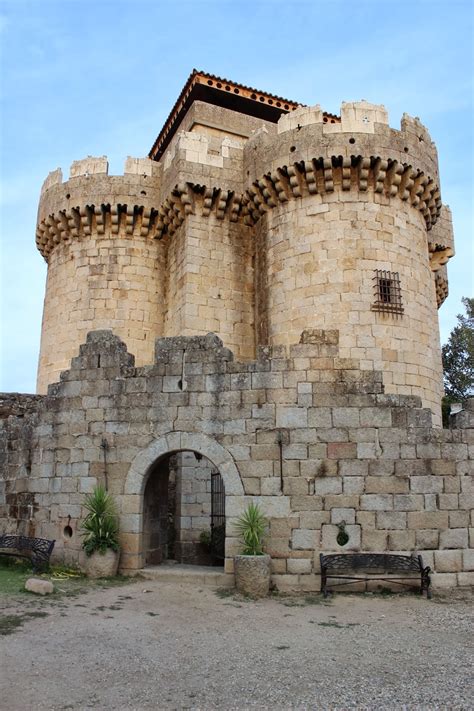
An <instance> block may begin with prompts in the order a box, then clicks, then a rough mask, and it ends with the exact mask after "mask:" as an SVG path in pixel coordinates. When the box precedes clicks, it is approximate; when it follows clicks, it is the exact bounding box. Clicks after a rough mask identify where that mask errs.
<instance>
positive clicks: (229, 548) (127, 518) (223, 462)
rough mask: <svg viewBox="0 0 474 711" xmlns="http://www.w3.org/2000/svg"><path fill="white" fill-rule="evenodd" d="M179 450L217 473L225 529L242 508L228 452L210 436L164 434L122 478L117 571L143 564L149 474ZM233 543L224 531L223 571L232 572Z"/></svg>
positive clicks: (237, 475) (240, 489)
mask: <svg viewBox="0 0 474 711" xmlns="http://www.w3.org/2000/svg"><path fill="white" fill-rule="evenodd" d="M181 451H191V452H197V453H198V454H201V455H202V456H203V457H206V458H207V459H208V460H209V461H210V462H212V464H213V465H214V467H215V468H216V469H217V470H218V472H219V474H220V476H221V477H222V481H223V484H224V490H225V516H226V522H227V524H228V526H227V529H229V528H230V525H231V523H232V521H233V520H235V517H236V516H238V515H240V513H241V512H242V510H243V508H244V501H245V498H244V488H243V485H242V479H241V477H240V472H239V470H238V468H237V466H236V463H235V461H234V459H233V457H232V455H231V453H230V452H229V451H228V450H227V449H226V448H225V447H223V446H222V445H221V444H219V443H218V442H217V441H216V440H215V439H214V438H213V437H210V436H209V435H207V434H204V433H202V432H181V431H179V432H168V433H167V434H163V435H161V436H160V437H158V438H157V439H155V440H153V441H152V442H150V444H149V445H148V446H147V447H146V448H145V449H143V450H141V451H140V452H138V454H137V455H136V456H135V457H134V459H133V460H132V462H131V464H130V468H129V470H128V473H127V477H126V479H125V484H124V490H123V494H122V495H121V496H118V497H117V498H118V502H119V506H120V511H121V514H120V542H121V549H122V553H121V557H120V570H121V571H122V572H128V571H136V570H140V569H141V568H143V566H144V565H145V551H144V536H143V530H144V498H145V497H144V494H145V487H146V485H147V483H148V481H149V479H150V473H151V472H152V471H153V469H154V467H155V466H157V464H158V462H160V461H161V460H162V459H163V458H165V457H167V456H169V455H173V454H176V453H178V452H181ZM237 545H238V542H237V540H236V539H235V538H234V537H233V536H232V535H231V537H229V530H226V540H225V549H226V558H225V564H224V565H225V569H226V570H227V572H232V570H233V560H232V558H233V556H234V554H235V549H236V546H237Z"/></svg>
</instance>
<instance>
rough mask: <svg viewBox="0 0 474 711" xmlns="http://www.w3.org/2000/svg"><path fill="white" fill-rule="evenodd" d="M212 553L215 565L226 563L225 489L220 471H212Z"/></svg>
mask: <svg viewBox="0 0 474 711" xmlns="http://www.w3.org/2000/svg"><path fill="white" fill-rule="evenodd" d="M211 555H212V564H213V565H224V558H225V490H224V482H223V481H222V477H221V475H220V474H219V472H218V471H213V472H211Z"/></svg>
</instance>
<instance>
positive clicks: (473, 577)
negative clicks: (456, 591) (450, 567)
mask: <svg viewBox="0 0 474 711" xmlns="http://www.w3.org/2000/svg"><path fill="white" fill-rule="evenodd" d="M457 578H458V585H459V587H474V573H458V575H457Z"/></svg>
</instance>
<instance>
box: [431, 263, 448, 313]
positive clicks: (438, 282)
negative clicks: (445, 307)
mask: <svg viewBox="0 0 474 711" xmlns="http://www.w3.org/2000/svg"><path fill="white" fill-rule="evenodd" d="M434 278H435V287H436V301H437V304H438V308H439V307H440V306H441V305H442V304H443V303H444V301H445V300H446V298H447V296H448V294H449V287H448V274H447V270H446V266H443V267H441V269H440V270H439V271H437V272H436V274H435V275H434Z"/></svg>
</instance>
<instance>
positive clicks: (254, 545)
mask: <svg viewBox="0 0 474 711" xmlns="http://www.w3.org/2000/svg"><path fill="white" fill-rule="evenodd" d="M267 526H268V522H267V519H266V518H265V516H264V515H263V513H262V511H261V509H260V506H259V505H258V504H253V503H252V504H249V505H248V506H247V509H246V510H245V511H244V513H243V514H242V516H240V518H238V519H237V522H236V524H235V527H236V529H237V532H238V533H239V535H240V537H241V540H242V543H243V544H244V548H243V551H242V555H263V541H264V538H265V534H266V532H267Z"/></svg>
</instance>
